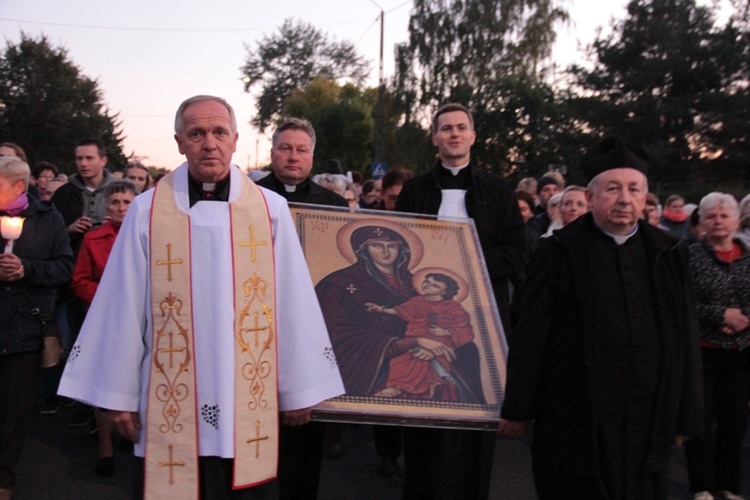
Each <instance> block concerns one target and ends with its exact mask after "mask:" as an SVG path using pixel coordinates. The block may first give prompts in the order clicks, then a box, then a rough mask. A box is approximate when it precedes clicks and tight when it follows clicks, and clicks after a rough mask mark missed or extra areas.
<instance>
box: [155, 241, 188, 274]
mask: <svg viewBox="0 0 750 500" xmlns="http://www.w3.org/2000/svg"><path fill="white" fill-rule="evenodd" d="M172 264H182V259H175V260H172V244H171V243H167V260H157V261H156V265H157V266H167V281H169V282H171V281H172Z"/></svg>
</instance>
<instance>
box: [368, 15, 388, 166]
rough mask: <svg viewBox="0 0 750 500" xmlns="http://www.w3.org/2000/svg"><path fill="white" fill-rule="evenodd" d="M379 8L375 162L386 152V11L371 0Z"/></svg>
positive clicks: (380, 159) (381, 158)
mask: <svg viewBox="0 0 750 500" xmlns="http://www.w3.org/2000/svg"><path fill="white" fill-rule="evenodd" d="M370 2H371V3H372V4H374V5H375V6H376V7H377V8H378V9H380V61H379V62H378V68H379V72H378V102H377V105H376V108H375V158H374V161H375V162H381V161H383V158H384V156H385V152H384V151H383V142H384V141H383V139H384V130H383V129H384V128H385V124H384V122H385V109H384V108H385V103H384V100H385V77H384V76H383V38H384V31H385V12H384V11H383V8H382V7H381V6H380V5H378V4H377V3H375V2H374V1H373V0H370Z"/></svg>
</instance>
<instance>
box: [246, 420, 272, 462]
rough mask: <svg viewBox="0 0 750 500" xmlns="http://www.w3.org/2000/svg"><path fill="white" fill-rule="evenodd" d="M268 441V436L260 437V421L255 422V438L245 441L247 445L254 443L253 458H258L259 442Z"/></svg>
mask: <svg viewBox="0 0 750 500" xmlns="http://www.w3.org/2000/svg"><path fill="white" fill-rule="evenodd" d="M267 439H268V436H262V437H261V435H260V420H256V421H255V437H254V438H250V439H248V440H247V441H246V443H247V444H250V443H255V458H258V457H260V442H261V441H265V440H267Z"/></svg>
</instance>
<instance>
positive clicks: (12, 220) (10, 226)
mask: <svg viewBox="0 0 750 500" xmlns="http://www.w3.org/2000/svg"><path fill="white" fill-rule="evenodd" d="M22 230H23V217H10V216H8V215H3V216H2V217H0V233H2V236H3V238H5V239H6V240H7V243H5V253H12V252H13V242H14V241H15V240H17V239H18V237H19V236H21V231H22Z"/></svg>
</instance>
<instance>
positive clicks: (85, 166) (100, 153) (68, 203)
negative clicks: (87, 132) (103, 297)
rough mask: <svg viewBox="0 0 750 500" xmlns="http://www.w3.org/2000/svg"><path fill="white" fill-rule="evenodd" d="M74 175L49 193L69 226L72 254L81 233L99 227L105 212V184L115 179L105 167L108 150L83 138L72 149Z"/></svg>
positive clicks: (97, 142)
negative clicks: (74, 158)
mask: <svg viewBox="0 0 750 500" xmlns="http://www.w3.org/2000/svg"><path fill="white" fill-rule="evenodd" d="M75 156H76V170H77V171H78V173H77V174H74V175H71V176H70V181H69V182H68V183H67V184H65V185H63V186H61V187H60V188H58V190H57V191H55V194H54V195H53V196H52V203H54V204H55V207H56V208H57V209H58V210H59V211H60V213H61V214H62V216H63V219H64V220H65V225H66V226H68V234H69V235H70V244H71V246H72V247H73V253H74V254H76V255H77V254H78V249H79V248H81V243H82V242H83V235H84V234H86V232H87V231H88V230H89V229H92V228H94V227H98V226H100V225H101V224H102V222H103V221H104V215H105V213H106V209H105V203H106V198H107V197H106V195H105V194H104V192H105V190H106V188H107V185H108V184H109V183H110V182H112V181H114V180H115V178H114V176H112V174H110V173H109V172H108V171H107V170H106V168H104V167H106V166H107V151H106V149H105V148H104V144H102V143H101V141H99V140H97V139H85V140H83V141H81V142H79V143H78V144H76V148H75Z"/></svg>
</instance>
